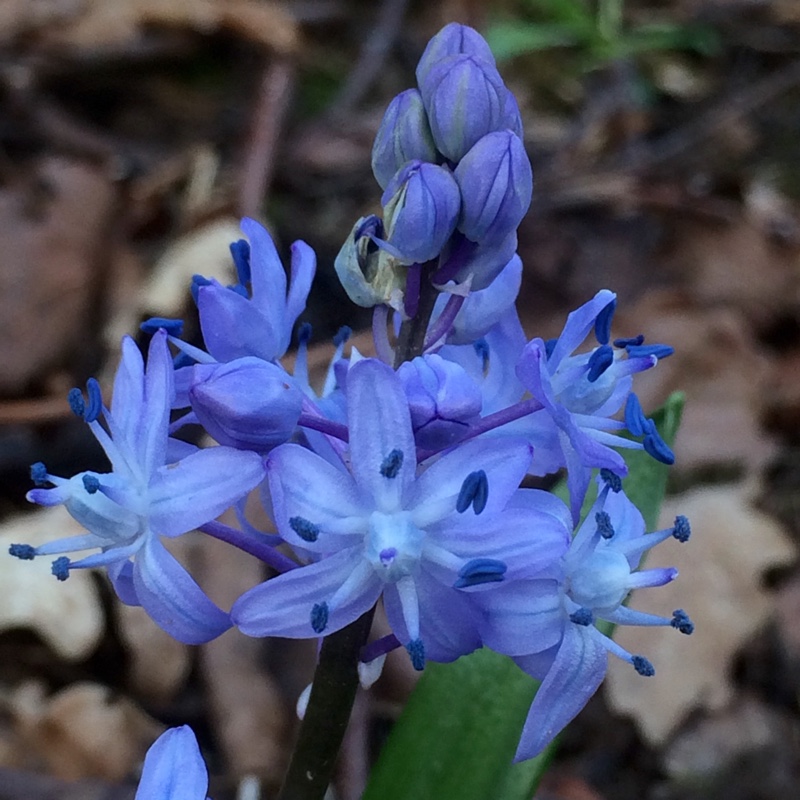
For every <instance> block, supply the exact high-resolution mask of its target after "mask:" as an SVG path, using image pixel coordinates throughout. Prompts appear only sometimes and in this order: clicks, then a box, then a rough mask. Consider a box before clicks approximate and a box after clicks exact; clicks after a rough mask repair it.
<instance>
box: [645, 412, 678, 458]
mask: <svg viewBox="0 0 800 800" xmlns="http://www.w3.org/2000/svg"><path fill="white" fill-rule="evenodd" d="M647 422H648V427H649V429H650V430H649V431H648V433H647V435H646V436H645V437H644V439H643V440H642V446H643V447H644V450H645V452H646V453H649V454H650V455H651V456H652V457H653V458H654V459H655V460H656V461H660V462H661V463H662V464H666V465H667V466H672V464H674V463H675V453H673V452H672V450H671V449H670V447H669V445H668V444H667V443H666V442H665V441H664V440H663V439H662V438H661V435H660V434H659V432H658V431H657V430H656V426H655V423H654V422H653V420H651V419H649V420H647Z"/></svg>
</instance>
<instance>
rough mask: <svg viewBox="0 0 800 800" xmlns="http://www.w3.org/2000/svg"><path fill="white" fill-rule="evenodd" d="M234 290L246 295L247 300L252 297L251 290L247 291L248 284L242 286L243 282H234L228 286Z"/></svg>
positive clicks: (243, 295)
mask: <svg viewBox="0 0 800 800" xmlns="http://www.w3.org/2000/svg"><path fill="white" fill-rule="evenodd" d="M228 288H229V289H230V290H231V291H232V292H236V294H238V295H240V296H241V297H244V298H245V300H249V299H250V292H248V291H247V287H246V286H242V284H241V283H234V284H233V285H232V286H229V287H228Z"/></svg>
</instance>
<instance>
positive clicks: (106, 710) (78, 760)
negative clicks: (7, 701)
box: [12, 683, 163, 781]
mask: <svg viewBox="0 0 800 800" xmlns="http://www.w3.org/2000/svg"><path fill="white" fill-rule="evenodd" d="M12 709H13V714H14V717H15V723H16V725H17V728H18V731H19V734H20V736H21V737H22V739H23V740H24V741H25V742H26V744H27V746H28V748H29V749H30V750H31V751H32V752H31V754H32V755H33V754H35V755H36V756H38V758H39V759H40V760H41V761H43V762H44V763H45V764H46V765H47V768H48V770H49V771H50V772H51V773H52V774H54V775H57V776H58V777H61V778H65V779H67V780H77V779H79V778H89V777H92V778H105V779H106V780H110V781H120V780H122V779H123V778H125V777H127V776H128V775H130V774H131V773H133V771H134V770H135V769H136V767H137V766H138V765H139V764H140V763H141V760H142V758H143V757H144V754H145V752H146V750H147V748H148V747H149V746H150V745H151V744H152V743H153V741H154V740H155V739H156V737H157V736H158V735H159V734H160V733H161V732H162V731H163V726H162V725H160V724H159V723H158V722H156V721H155V720H153V719H152V718H151V717H149V716H147V715H146V714H145V713H144V712H143V711H142V710H141V709H139V708H138V707H137V706H135V705H134V704H133V703H131V702H130V700H126V699H125V698H122V697H114V696H113V695H112V693H111V691H110V690H109V689H108V688H107V687H105V686H100V685H99V684H94V683H75V684H73V685H71V686H69V687H68V688H66V689H63V690H62V691H60V692H57V693H56V694H54V695H53V696H52V697H49V698H45V697H44V696H43V692H42V690H41V688H40V687H38V685H37V684H32V683H29V684H24V685H23V686H21V687H20V688H19V689H18V690H17V692H16V694H15V696H14V698H12Z"/></svg>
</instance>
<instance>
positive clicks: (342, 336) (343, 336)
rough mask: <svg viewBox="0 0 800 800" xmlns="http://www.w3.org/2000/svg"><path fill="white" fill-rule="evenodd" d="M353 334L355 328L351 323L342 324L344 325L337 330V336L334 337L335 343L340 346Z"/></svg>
mask: <svg viewBox="0 0 800 800" xmlns="http://www.w3.org/2000/svg"><path fill="white" fill-rule="evenodd" d="M352 335H353V329H352V328H351V327H350V326H349V325H342V327H341V328H339V330H338V331H336V336H334V337H333V343H334V344H335V345H336V346H337V347H338V346H339V345H340V344H344V343H345V342H346V341H347V340H348V339H349V338H350V337H351V336H352Z"/></svg>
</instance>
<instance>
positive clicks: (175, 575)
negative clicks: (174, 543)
mask: <svg viewBox="0 0 800 800" xmlns="http://www.w3.org/2000/svg"><path fill="white" fill-rule="evenodd" d="M133 585H134V588H135V590H136V597H137V598H138V600H139V602H140V603H141V605H142V607H143V608H144V610H145V611H146V612H147V613H148V614H149V615H150V617H151V618H152V619H153V620H154V622H155V623H156V624H157V625H158V626H159V627H160V628H162V629H163V630H165V631H166V632H167V633H168V634H169V635H170V636H172V637H173V638H175V639H177V640H178V641H179V642H184V644H204V643H205V642H209V641H211V640H212V639H216V638H217V636H219V635H220V634H221V633H224V632H225V631H226V630H228V628H230V627H231V621H230V617H229V616H228V614H226V613H225V612H224V611H223V610H222V609H221V608H218V607H217V606H216V605H215V604H214V603H212V602H211V600H209V599H208V597H207V596H206V595H205V593H204V592H203V590H202V589H201V588H200V587H199V586H198V585H197V584H196V583H195V581H194V579H193V578H192V577H191V575H189V573H188V572H186V570H185V569H184V568H183V567H182V566H181V565H180V564H179V563H178V562H177V561H176V560H175V558H174V557H173V556H172V555H171V554H170V553H169V552H167V549H166V548H165V547H164V545H163V544H161V542H160V541H159V539H158V537H157V536H155V535H153V534H151V535H150V536H148V537H147V540H146V541H145V544H144V546H143V547H142V549H141V550H140V551H139V553H138V554H137V556H136V560H135V561H134V565H133Z"/></svg>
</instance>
